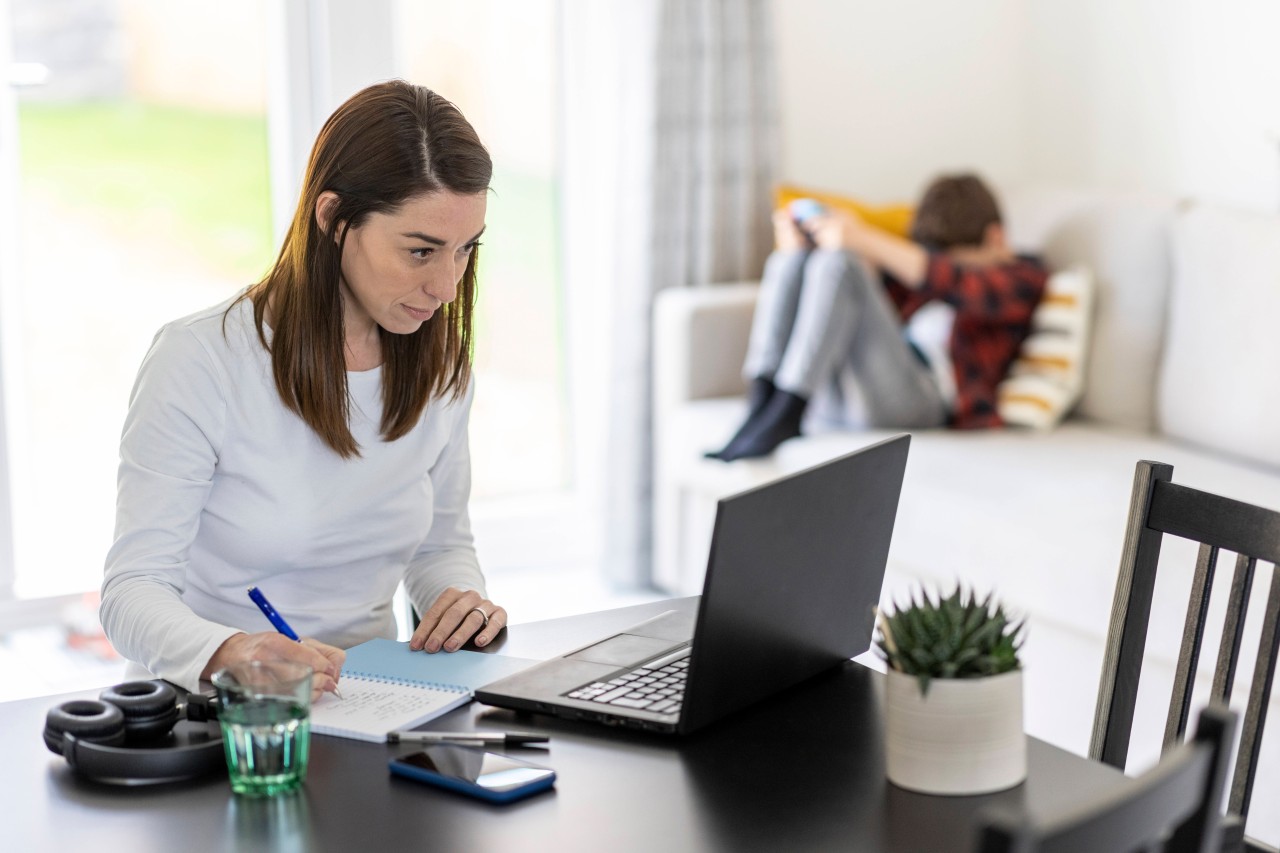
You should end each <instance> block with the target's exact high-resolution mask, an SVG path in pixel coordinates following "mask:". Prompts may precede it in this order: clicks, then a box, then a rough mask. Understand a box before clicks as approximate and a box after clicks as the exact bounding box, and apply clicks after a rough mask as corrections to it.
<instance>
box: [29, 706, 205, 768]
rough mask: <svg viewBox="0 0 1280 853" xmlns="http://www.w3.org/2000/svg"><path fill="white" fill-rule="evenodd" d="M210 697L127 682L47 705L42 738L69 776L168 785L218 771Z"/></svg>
mask: <svg viewBox="0 0 1280 853" xmlns="http://www.w3.org/2000/svg"><path fill="white" fill-rule="evenodd" d="M217 716H218V706H217V700H216V699H214V698H212V697H209V696H204V695H202V694H200V693H190V694H188V695H187V696H186V697H185V701H183V702H179V701H178V693H177V691H176V690H174V688H173V686H172V685H170V684H168V683H167V682H164V681H129V682H126V683H124V684H117V685H116V686H115V687H111V688H108V689H107V690H104V691H102V693H101V694H100V695H99V697H98V699H97V700H93V699H76V700H73V701H71V702H63V703H62V704H61V705H58V706H57V707H56V708H51V709H49V713H48V714H47V715H46V716H45V722H44V743H45V746H47V747H49V751H50V752H54V753H57V754H58V755H61V756H63V757H64V758H66V759H67V763H68V764H70V765H71V767H72V769H74V770H75V771H76V772H77V773H79V774H80V775H82V776H86V777H88V778H90V779H96V780H98V781H100V782H108V783H111V784H116V785H150V784H158V783H161V782H176V781H179V780H182V779H190V778H193V777H195V776H202V775H204V774H206V773H212V772H214V771H215V770H222V771H223V772H226V767H227V764H226V760H225V759H224V757H223V751H222V732H221V730H220V729H219V728H218V725H217V723H216V722H214V721H215V720H216V719H217Z"/></svg>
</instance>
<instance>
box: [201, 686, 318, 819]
mask: <svg viewBox="0 0 1280 853" xmlns="http://www.w3.org/2000/svg"><path fill="white" fill-rule="evenodd" d="M311 676H312V669H311V667H309V666H307V665H306V664H302V663H295V662H293V661H247V662H244V663H236V664H232V665H231V666H228V667H226V668H224V669H220V670H218V671H217V672H215V673H214V674H213V685H214V687H216V688H217V690H218V702H219V708H218V722H219V724H220V725H221V726H222V745H223V748H224V750H225V751H226V754H227V770H228V771H229V772H230V774H231V790H233V791H235V792H236V793H237V794H243V795H246V796H250V797H267V796H272V795H274V794H282V793H286V792H289V791H295V790H297V789H298V788H299V787H300V786H301V785H302V781H303V779H304V778H305V777H306V775H307V754H308V752H309V750H310V747H311Z"/></svg>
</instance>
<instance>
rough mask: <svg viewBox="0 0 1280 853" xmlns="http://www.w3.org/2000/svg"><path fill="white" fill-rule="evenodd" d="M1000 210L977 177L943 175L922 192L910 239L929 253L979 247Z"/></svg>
mask: <svg viewBox="0 0 1280 853" xmlns="http://www.w3.org/2000/svg"><path fill="white" fill-rule="evenodd" d="M999 222H1000V207H999V205H997V204H996V198H995V196H994V195H993V194H992V192H991V190H990V189H988V188H987V185H986V184H984V183H983V182H982V179H981V178H979V177H978V176H977V175H968V174H966V175H943V176H942V177H939V178H935V179H934V181H933V183H931V184H929V188H928V189H926V190H925V191H924V196H923V197H922V198H921V199H920V205H919V206H918V207H917V208H916V214H915V218H914V220H913V221H912V223H911V239H912V240H914V241H915V242H917V243H919V244H921V245H922V246H924V247H925V248H926V249H930V250H932V251H943V250H945V249H950V248H952V247H954V246H980V245H982V240H983V237H984V235H985V234H986V231H987V226H988V225H991V224H999Z"/></svg>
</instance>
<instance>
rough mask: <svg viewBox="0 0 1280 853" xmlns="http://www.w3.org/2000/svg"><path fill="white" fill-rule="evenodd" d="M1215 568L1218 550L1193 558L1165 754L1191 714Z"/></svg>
mask: <svg viewBox="0 0 1280 853" xmlns="http://www.w3.org/2000/svg"><path fill="white" fill-rule="evenodd" d="M1217 565H1218V549H1217V548H1215V547H1213V546H1212V545H1201V546H1200V555H1199V556H1198V557H1197V558H1196V572H1195V575H1194V577H1193V578H1192V580H1191V595H1190V597H1189V598H1188V600H1187V619H1186V623H1185V624H1184V625H1183V628H1182V647H1181V648H1180V649H1179V650H1178V666H1177V668H1176V669H1175V670H1174V675H1173V695H1172V696H1171V697H1170V698H1169V715H1168V717H1166V718H1165V724H1164V744H1163V745H1162V746H1161V750H1167V749H1169V747H1171V746H1173V745H1174V744H1176V743H1182V739H1183V738H1184V737H1185V736H1186V734H1187V717H1188V716H1189V715H1190V714H1191V691H1192V689H1193V688H1194V687H1195V682H1196V668H1197V667H1198V666H1199V665H1200V643H1201V641H1202V640H1203V639H1204V623H1205V622H1206V621H1207V620H1208V618H1209V593H1210V591H1211V590H1212V589H1213V575H1214V571H1215V570H1216V568H1217Z"/></svg>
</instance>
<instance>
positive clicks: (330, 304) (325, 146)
mask: <svg viewBox="0 0 1280 853" xmlns="http://www.w3.org/2000/svg"><path fill="white" fill-rule="evenodd" d="M492 175H493V165H492V162H491V161H490V159H489V153H488V152H487V151H486V150H485V148H484V145H483V144H481V142H480V138H479V137H478V136H477V135H476V132H475V130H474V129H473V128H472V127H471V125H470V124H469V123H468V122H467V120H466V119H465V118H464V117H463V116H462V113H461V112H459V110H458V108H457V107H455V106H454V105H453V104H452V103H450V102H449V101H447V100H445V99H444V98H442V97H440V96H439V95H437V94H436V93H435V92H432V91H431V90H430V89H426V88H423V87H422V86H414V85H411V84H409V83H406V82H404V81H402V80H392V81H389V82H386V83H379V84H377V85H374V86H370V87H368V88H367V89H363V90H361V91H360V92H357V93H356V94H355V95H353V96H352V97H351V98H350V100H348V101H347V102H346V103H344V104H343V105H342V106H341V107H339V108H338V109H337V111H336V112H334V114H333V115H332V116H330V117H329V120H328V121H326V122H325V124H324V127H323V128H321V130H320V135H319V136H318V137H317V138H316V143H315V147H314V148H312V150H311V159H310V161H309V162H308V164H307V173H306V177H305V179H304V180H303V186H302V193H301V197H300V198H299V200H298V209H297V210H296V211H295V213H294V215H293V222H292V224H291V225H290V226H289V231H288V233H287V234H286V235H285V238H284V242H283V244H282V245H281V247H280V254H279V256H278V257H277V258H276V262H275V264H274V266H273V267H272V268H271V271H270V272H268V273H267V275H266V277H265V278H264V279H263V280H262V281H260V282H258V283H257V284H256V285H254V286H253V287H251V288H250V289H249V290H248V291H247V292H246V293H245V296H244V297H241V298H245V297H249V298H251V299H252V300H253V318H254V322H255V324H256V325H257V328H258V337H259V338H260V339H261V341H262V344H263V346H265V347H267V348H268V349H269V350H270V352H271V364H272V369H273V373H274V376H275V382H276V389H277V390H278V391H279V392H280V398H281V399H282V400H283V401H284V404H285V405H286V406H287V407H288V408H289V409H290V410H292V411H293V412H295V413H296V414H297V415H298V416H299V417H301V418H302V420H303V421H305V422H306V423H307V425H308V426H310V427H311V428H312V429H313V430H315V431H316V433H317V434H318V435H319V436H320V438H322V439H323V440H324V442H325V443H326V444H328V445H329V446H330V447H332V448H333V450H334V451H335V452H336V453H338V454H339V455H340V456H342V457H343V458H350V457H353V456H359V455H360V447H359V444H358V443H357V442H356V440H355V437H354V436H353V435H352V434H351V429H350V427H349V421H348V417H349V398H348V395H347V370H346V358H345V356H344V347H345V338H344V336H343V323H342V296H341V294H340V292H339V278H340V275H341V263H342V248H343V246H344V245H345V243H346V238H347V232H348V231H349V230H350V229H351V228H352V227H357V226H359V225H360V224H361V223H362V222H363V221H364V220H365V219H366V218H367V217H368V216H369V214H371V213H389V212H394V211H395V210H396V209H397V208H398V207H399V206H400V205H401V204H403V203H404V202H405V201H407V200H408V199H410V198H413V197H416V196H419V195H423V194H428V193H434V192H441V191H447V192H453V193H459V194H466V195H470V194H475V193H482V192H486V191H487V190H488V189H489V182H490V179H491V178H492ZM326 191H332V192H334V193H336V194H337V196H338V202H337V204H336V205H335V206H334V208H333V211H332V215H330V216H329V217H328V222H329V225H328V227H327V229H325V230H323V231H322V230H321V228H320V226H319V224H317V221H316V204H317V202H318V200H319V198H320V194H321V193H323V192H326ZM339 228H340V229H341V230H340V232H339V231H338V229H339ZM478 254H479V252H478V251H473V252H472V254H471V257H470V259H469V260H468V262H467V268H466V271H465V272H464V273H463V275H462V281H461V283H460V284H459V285H458V295H457V298H456V299H454V301H453V302H450V303H447V304H445V305H443V306H441V308H440V310H438V311H437V312H436V313H435V315H434V316H432V318H431V319H430V320H428V321H427V322H425V323H423V324H422V327H421V328H419V329H418V330H417V331H416V332H414V333H412V334H408V335H397V334H392V333H390V332H387V331H386V330H385V329H379V330H378V334H379V337H380V338H381V343H382V359H383V366H382V422H381V433H382V437H383V440H384V441H394V440H395V439H397V438H400V437H402V436H404V435H405V434H407V433H408V432H409V431H410V430H411V429H412V428H413V426H414V425H415V424H416V423H417V422H418V420H419V419H420V418H421V416H422V411H423V409H424V408H425V407H426V405H427V403H428V401H429V400H430V399H431V398H432V397H444V396H445V395H450V396H451V397H452V398H453V399H458V398H459V397H460V396H461V395H462V394H463V392H464V391H466V388H467V385H468V383H469V382H470V380H471V319H472V314H473V311H474V308H475V299H476V261H477V259H478ZM268 306H269V307H270V312H271V315H270V321H271V332H272V337H271V341H270V342H268V341H267V336H266V323H267V314H266V312H267V309H268Z"/></svg>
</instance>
